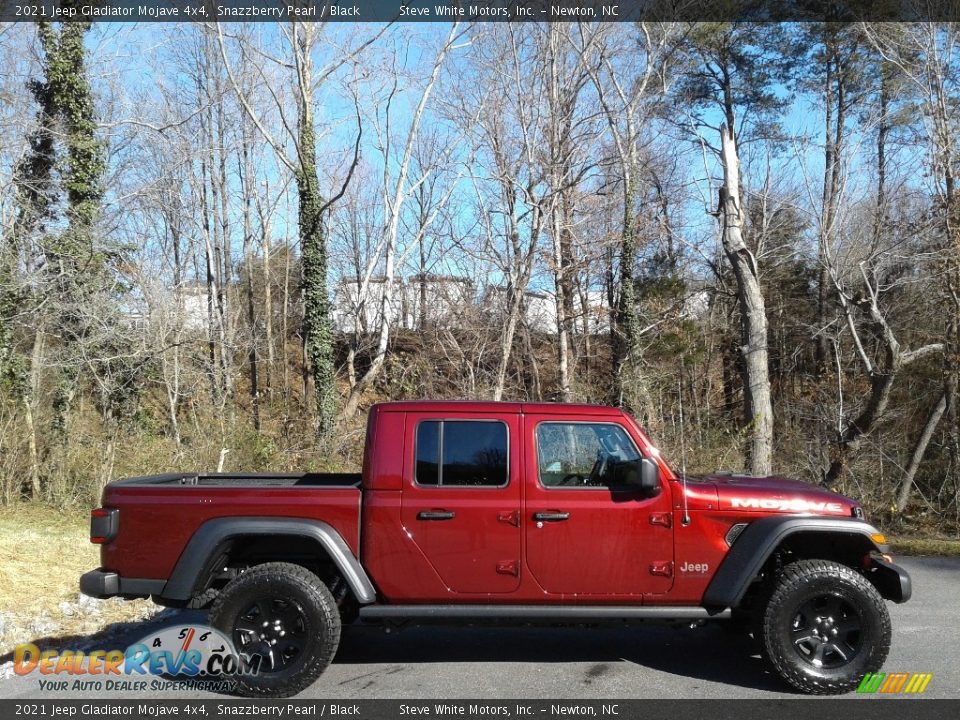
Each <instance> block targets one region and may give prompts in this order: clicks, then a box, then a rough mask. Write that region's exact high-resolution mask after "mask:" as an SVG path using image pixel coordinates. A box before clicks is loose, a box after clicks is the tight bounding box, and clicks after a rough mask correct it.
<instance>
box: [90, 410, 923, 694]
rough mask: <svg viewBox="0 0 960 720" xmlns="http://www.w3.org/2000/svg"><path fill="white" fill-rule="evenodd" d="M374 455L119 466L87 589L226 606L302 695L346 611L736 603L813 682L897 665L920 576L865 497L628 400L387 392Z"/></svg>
mask: <svg viewBox="0 0 960 720" xmlns="http://www.w3.org/2000/svg"><path fill="white" fill-rule="evenodd" d="M366 443H367V444H366V449H365V456H364V462H363V472H362V474H360V475H350V474H312V473H311V474H303V475H245V474H236V475H219V474H218V475H212V474H211V475H199V474H170V475H159V476H155V477H142V478H132V479H128V480H121V481H118V482H114V483H111V484H110V485H108V486H107V488H106V490H105V491H104V494H103V506H102V507H100V508H97V509H96V510H94V511H93V513H92V517H91V539H92V541H93V542H94V543H99V544H100V545H101V568H100V569H98V570H94V571H91V572H89V573H86V574H85V575H84V576H83V577H82V578H81V581H80V588H81V590H82V592H84V593H85V594H87V595H91V596H93V597H97V598H103V597H110V596H122V597H127V598H130V597H146V596H151V597H153V599H154V600H155V601H156V602H158V603H160V604H163V605H167V606H174V607H206V606H210V622H211V624H212V625H213V626H215V627H217V628H218V629H220V630H222V631H223V632H224V633H225V634H226V635H227V636H228V637H230V638H232V639H233V641H234V643H235V645H236V646H237V650H238V651H240V652H243V653H247V654H249V655H252V656H256V657H258V658H259V659H260V660H262V663H261V665H260V668H261V672H260V673H259V674H257V675H255V676H251V677H245V678H242V679H241V681H240V690H241V691H242V692H244V693H246V694H250V695H260V696H272V697H283V696H288V695H292V694H295V693H297V692H299V691H301V690H302V689H304V688H305V687H307V686H308V685H309V684H311V683H312V682H314V680H316V678H317V677H318V676H319V675H320V674H321V673H322V672H323V670H324V669H325V668H326V667H327V665H328V664H329V663H330V661H331V659H332V658H333V655H334V653H335V652H336V649H337V645H338V642H339V637H340V628H341V624H342V623H346V622H353V621H357V620H359V621H362V622H380V623H385V622H403V621H414V622H416V621H424V620H431V621H445V622H451V623H465V622H469V623H477V622H482V621H485V620H491V621H497V622H505V621H506V622H517V623H531V622H538V621H547V622H550V623H557V622H571V623H580V622H591V623H592V622H599V621H618V622H622V621H641V620H666V621H681V622H684V623H691V622H692V623H698V622H700V621H706V620H717V621H723V622H726V623H728V626H729V627H731V628H735V629H737V628H739V629H742V630H743V631H745V632H752V633H753V634H754V635H755V637H756V638H757V640H758V641H760V642H761V643H762V647H763V653H764V655H765V657H766V658H767V659H768V660H769V662H770V663H771V664H772V666H773V668H774V669H775V670H776V671H777V672H778V673H779V674H780V676H782V677H783V678H784V680H786V681H787V682H788V683H790V684H791V685H793V686H794V687H795V688H797V689H799V690H801V691H804V692H810V693H821V694H823V693H837V692H844V691H848V690H850V689H852V688H854V687H855V686H856V685H857V683H858V682H859V681H860V679H861V678H862V677H863V675H864V674H865V673H867V672H874V671H877V670H879V669H880V667H881V665H882V663H883V661H884V660H885V658H886V656H887V652H888V650H889V646H890V638H891V627H890V617H889V614H888V612H887V608H886V604H885V602H884V599H887V600H892V601H894V602H905V601H906V600H908V599H909V597H910V592H911V588H910V578H909V576H908V575H907V574H906V573H905V572H904V571H903V570H902V569H901V568H899V567H898V566H896V565H894V564H893V563H892V562H891V561H890V558H889V556H887V555H886V554H885V553H886V546H885V544H884V543H885V540H884V537H883V535H881V534H880V533H879V532H878V531H877V530H876V528H874V527H872V526H871V525H869V524H868V523H867V522H865V521H864V519H863V512H862V510H861V508H860V507H859V506H858V505H857V503H856V502H855V501H853V500H850V499H848V498H845V497H842V496H840V495H836V494H833V493H830V492H827V491H825V490H823V489H819V488H816V487H814V486H811V485H808V484H805V483H802V482H798V481H793V480H785V479H781V478H772V477H771V478H754V477H745V476H733V475H729V474H717V475H713V476H708V477H699V478H696V479H694V478H681V477H679V476H678V475H677V474H676V473H674V472H673V471H672V470H671V469H670V467H669V466H668V465H667V463H666V462H665V461H664V459H663V458H662V457H661V455H660V452H659V451H658V450H657V448H655V447H654V446H653V445H652V444H651V442H650V440H649V439H648V438H647V436H646V435H645V434H644V432H643V430H642V429H641V428H640V427H639V426H638V425H637V423H636V422H635V421H634V420H633V419H632V418H631V417H630V416H629V415H627V414H625V413H624V412H622V411H621V410H618V409H616V408H609V407H598V406H591V405H552V404H528V403H492V402H398V403H384V404H380V405H376V406H374V407H373V408H372V409H371V411H370V416H369V420H368V425H367V440H366Z"/></svg>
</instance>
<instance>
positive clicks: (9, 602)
mask: <svg viewBox="0 0 960 720" xmlns="http://www.w3.org/2000/svg"><path fill="white" fill-rule="evenodd" d="M88 517H89V516H88V515H87V514H86V513H81V512H78V511H67V512H63V511H60V510H55V509H52V508H49V507H46V506H39V505H32V504H27V503H21V504H18V505H13V506H7V507H0V656H2V655H5V654H6V653H9V652H10V651H12V650H13V648H14V646H15V645H17V644H19V643H23V642H32V641H36V640H38V639H52V638H60V637H68V636H76V635H81V636H82V635H89V634H90V633H93V632H95V631H97V630H99V629H100V628H102V627H103V626H105V625H108V624H110V623H114V622H121V621H129V620H136V619H140V618H143V617H146V616H148V615H151V614H153V613H154V612H155V611H157V610H158V609H159V608H157V607H156V606H155V605H154V604H153V603H151V602H150V601H148V600H133V601H122V600H117V599H113V600H92V599H90V598H82V596H81V595H80V591H79V589H78V585H79V579H80V575H82V574H83V573H84V572H86V571H87V570H90V569H92V568H95V567H97V566H98V565H99V550H98V549H97V547H96V546H95V545H92V544H91V543H90V540H89V532H88V523H89V520H88Z"/></svg>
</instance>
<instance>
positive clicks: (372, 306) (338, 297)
mask: <svg viewBox="0 0 960 720" xmlns="http://www.w3.org/2000/svg"><path fill="white" fill-rule="evenodd" d="M362 285H363V279H362V278H355V277H353V278H341V279H340V281H339V282H338V283H337V284H336V285H335V286H334V288H333V293H332V296H331V316H332V320H333V327H334V330H337V331H338V332H355V331H356V330H357V329H358V328H357V326H358V325H359V330H360V332H372V331H374V330H376V329H377V328H378V327H379V325H380V317H381V315H382V313H383V300H384V295H385V293H386V291H387V288H388V287H389V285H388V284H387V278H386V277H384V276H378V277H372V278H370V280H369V282H367V287H366V292H364V293H361V292H360V290H361V287H362ZM390 285H392V288H391V294H390V317H391V325H392V326H393V327H406V326H407V325H406V324H407V322H408V319H407V318H406V317H405V313H404V302H403V280H401V279H400V278H394V279H393V280H392V281H391V283H390Z"/></svg>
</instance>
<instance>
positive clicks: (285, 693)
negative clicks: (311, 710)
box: [210, 562, 340, 698]
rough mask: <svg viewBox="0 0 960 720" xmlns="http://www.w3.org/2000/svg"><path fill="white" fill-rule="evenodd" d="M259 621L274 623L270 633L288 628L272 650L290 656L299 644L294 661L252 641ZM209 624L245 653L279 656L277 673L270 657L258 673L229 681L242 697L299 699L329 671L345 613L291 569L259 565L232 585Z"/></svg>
mask: <svg viewBox="0 0 960 720" xmlns="http://www.w3.org/2000/svg"><path fill="white" fill-rule="evenodd" d="M260 617H264V618H266V620H265V621H264V622H269V623H271V626H270V628H269V629H270V630H272V629H273V623H274V622H280V625H278V627H286V630H283V631H282V632H284V633H285V634H284V636H283V637H277V636H274V637H272V639H273V640H274V641H275V642H276V643H278V644H276V645H274V646H272V647H274V648H281V647H284V648H285V649H286V650H287V651H289V650H290V648H292V647H293V644H294V641H296V642H298V643H300V646H299V647H298V648H297V649H296V651H295V652H294V654H293V655H292V656H290V657H286V655H285V654H284V650H277V651H273V650H272V649H271V646H270V645H269V644H268V643H269V642H270V639H269V638H268V639H267V640H266V641H263V640H262V639H261V637H262V636H255V635H251V633H253V632H254V631H252V630H250V627H251V626H254V625H256V626H257V627H259V626H260V625H261V623H260V622H259V618H260ZM273 618H276V619H273ZM288 618H292V620H291V621H288ZM284 623H286V625H285V624H284ZM210 624H211V625H212V626H213V627H215V628H217V629H218V630H220V631H221V632H223V633H224V634H225V635H226V636H227V637H229V638H230V639H231V640H233V643H234V646H235V647H236V649H237V651H238V652H240V653H245V652H253V653H255V654H261V655H262V654H263V652H264V651H266V652H276V653H277V654H276V656H275V657H277V658H278V659H277V660H276V661H275V667H274V668H271V667H270V666H269V660H268V658H269V657H271V656H266V655H265V656H264V662H263V663H262V667H261V670H260V672H259V673H257V674H255V675H237V676H234V677H228V678H225V679H228V680H235V681H236V687H237V692H238V693H239V694H241V695H245V696H247V697H272V698H282V697H290V696H291V695H296V694H297V693H299V692H300V691H301V690H303V689H304V688H306V687H308V686H309V685H310V684H312V683H313V682H314V681H315V680H316V679H317V678H318V677H320V674H321V673H323V671H324V670H326V669H327V666H328V665H329V664H330V661H331V660H333V656H334V654H336V652H337V646H338V645H339V643H340V613H339V611H338V610H337V604H336V602H335V601H334V599H333V596H332V595H331V594H330V591H329V590H328V589H327V586H326V585H324V584H323V582H322V581H321V580H320V578H318V577H317V576H316V575H314V574H313V573H312V572H310V571H309V570H307V569H306V568H303V567H300V566H299V565H293V564H291V563H283V562H272V563H264V564H263V565H257V566H255V567H253V568H251V569H249V570H247V571H246V572H244V573H243V574H242V575H240V576H239V577H237V578H235V579H234V580H231V581H230V582H229V583H227V585H226V586H225V587H224V588H223V590H222V591H221V592H220V594H219V596H218V597H217V599H216V602H214V604H213V607H212V608H211V609H210ZM287 625H289V627H287ZM264 632H265V633H266V632H267V630H265V631H264ZM279 632H281V631H280V630H277V631H276V633H279ZM294 636H295V637H294ZM285 638H286V639H285ZM285 643H287V644H286V645H285ZM276 665H279V667H276Z"/></svg>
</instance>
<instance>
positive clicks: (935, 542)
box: [890, 537, 960, 557]
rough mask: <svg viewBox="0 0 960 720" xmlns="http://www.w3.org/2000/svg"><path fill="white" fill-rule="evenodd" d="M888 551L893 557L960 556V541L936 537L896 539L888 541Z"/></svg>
mask: <svg viewBox="0 0 960 720" xmlns="http://www.w3.org/2000/svg"><path fill="white" fill-rule="evenodd" d="M890 551H891V552H892V553H894V554H895V555H939V556H941V557H946V556H956V555H960V540H957V539H956V538H938V537H906V538H902V537H898V538H891V539H890Z"/></svg>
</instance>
